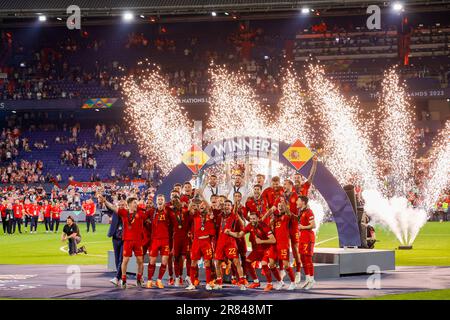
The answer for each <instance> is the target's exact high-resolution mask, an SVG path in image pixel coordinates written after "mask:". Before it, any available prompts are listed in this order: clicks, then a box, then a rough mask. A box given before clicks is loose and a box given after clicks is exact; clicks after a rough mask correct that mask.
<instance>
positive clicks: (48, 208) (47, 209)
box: [43, 200, 52, 233]
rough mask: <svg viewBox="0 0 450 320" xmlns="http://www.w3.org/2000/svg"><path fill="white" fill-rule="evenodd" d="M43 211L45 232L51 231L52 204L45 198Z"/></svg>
mask: <svg viewBox="0 0 450 320" xmlns="http://www.w3.org/2000/svg"><path fill="white" fill-rule="evenodd" d="M43 211H44V225H45V233H48V232H49V231H51V218H52V205H51V204H50V203H49V202H48V201H47V200H45V201H44V206H43Z"/></svg>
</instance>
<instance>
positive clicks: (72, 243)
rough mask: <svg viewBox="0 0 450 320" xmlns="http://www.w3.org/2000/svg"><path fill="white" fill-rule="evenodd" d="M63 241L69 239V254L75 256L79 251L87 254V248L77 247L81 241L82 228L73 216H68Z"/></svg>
mask: <svg viewBox="0 0 450 320" xmlns="http://www.w3.org/2000/svg"><path fill="white" fill-rule="evenodd" d="M61 241H63V242H65V241H68V244H69V255H71V256H73V255H76V254H78V253H84V254H87V251H86V248H85V247H84V246H82V247H81V248H79V249H77V244H79V243H80V242H81V235H80V229H79V228H78V226H77V224H76V223H75V221H74V220H73V218H72V217H71V216H68V217H67V221H66V225H65V226H64V229H63V233H62V237H61Z"/></svg>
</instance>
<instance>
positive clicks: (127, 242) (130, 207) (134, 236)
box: [98, 194, 147, 289]
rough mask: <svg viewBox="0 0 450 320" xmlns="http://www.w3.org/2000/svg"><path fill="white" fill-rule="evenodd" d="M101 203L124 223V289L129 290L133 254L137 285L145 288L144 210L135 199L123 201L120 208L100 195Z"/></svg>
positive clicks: (130, 198)
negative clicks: (129, 269) (128, 281)
mask: <svg viewBox="0 0 450 320" xmlns="http://www.w3.org/2000/svg"><path fill="white" fill-rule="evenodd" d="M98 199H99V201H100V202H102V203H105V205H106V207H107V208H108V209H109V210H111V211H112V212H113V213H114V214H117V215H118V216H119V217H120V218H121V219H122V223H123V232H122V238H123V261H122V283H121V286H122V288H123V289H126V288H127V268H128V262H129V261H130V259H131V257H132V256H133V253H134V255H135V257H136V264H137V276H136V285H137V286H138V287H143V286H144V281H143V278H142V274H143V272H144V253H143V252H142V233H143V228H144V220H145V219H146V218H147V214H146V212H145V211H144V210H141V209H139V208H138V201H137V199H136V198H135V197H129V198H128V199H127V200H126V202H125V201H123V200H122V201H121V202H120V203H119V206H118V207H116V206H115V205H114V204H112V203H110V202H108V201H107V200H106V199H105V197H104V196H102V195H100V194H99V195H98Z"/></svg>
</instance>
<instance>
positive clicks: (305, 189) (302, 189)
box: [294, 156, 317, 196]
mask: <svg viewBox="0 0 450 320" xmlns="http://www.w3.org/2000/svg"><path fill="white" fill-rule="evenodd" d="M316 171H317V156H314V157H313V164H312V167H311V171H310V172H309V176H308V179H306V181H303V177H302V175H301V174H300V173H298V172H297V173H296V174H294V189H295V192H296V193H297V194H298V195H299V196H308V193H309V189H310V187H311V184H312V182H313V179H314V176H315V174H316Z"/></svg>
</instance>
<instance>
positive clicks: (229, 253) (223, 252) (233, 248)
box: [214, 242, 238, 261]
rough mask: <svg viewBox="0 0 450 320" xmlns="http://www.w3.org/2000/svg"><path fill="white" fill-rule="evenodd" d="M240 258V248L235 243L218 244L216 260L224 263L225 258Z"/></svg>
mask: <svg viewBox="0 0 450 320" xmlns="http://www.w3.org/2000/svg"><path fill="white" fill-rule="evenodd" d="M237 257H238V248H237V245H236V244H235V243H234V244H233V243H221V242H217V247H216V252H215V253H214V258H215V259H216V260H219V261H224V260H225V258H228V259H230V260H231V259H235V258H237Z"/></svg>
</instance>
